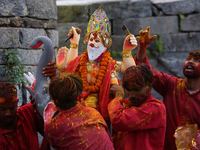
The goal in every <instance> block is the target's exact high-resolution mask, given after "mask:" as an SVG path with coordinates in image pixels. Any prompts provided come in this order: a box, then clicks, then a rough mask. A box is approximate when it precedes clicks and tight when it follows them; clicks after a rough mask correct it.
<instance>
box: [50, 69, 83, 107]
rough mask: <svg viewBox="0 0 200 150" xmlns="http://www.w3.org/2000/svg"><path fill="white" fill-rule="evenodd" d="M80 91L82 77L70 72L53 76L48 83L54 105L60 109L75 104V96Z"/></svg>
mask: <svg viewBox="0 0 200 150" xmlns="http://www.w3.org/2000/svg"><path fill="white" fill-rule="evenodd" d="M82 91H83V81H82V79H81V78H80V77H79V76H77V75H75V74H70V73H66V74H63V75H60V76H57V77H54V78H53V79H52V80H51V82H50V85H49V94H50V95H51V97H52V99H53V100H54V103H55V105H56V106H57V107H59V108H62V109H70V108H71V107H73V106H75V105H76V100H77V97H78V96H79V95H80V94H81V93H82Z"/></svg>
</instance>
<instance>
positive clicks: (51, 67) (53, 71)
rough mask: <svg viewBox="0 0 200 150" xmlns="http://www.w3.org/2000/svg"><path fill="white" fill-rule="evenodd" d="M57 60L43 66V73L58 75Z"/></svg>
mask: <svg viewBox="0 0 200 150" xmlns="http://www.w3.org/2000/svg"><path fill="white" fill-rule="evenodd" d="M55 64H56V62H55V61H52V62H50V63H48V64H47V66H46V67H44V68H43V72H42V74H44V76H45V77H50V78H52V77H55V76H56V65H55Z"/></svg>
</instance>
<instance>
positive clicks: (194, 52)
mask: <svg viewBox="0 0 200 150" xmlns="http://www.w3.org/2000/svg"><path fill="white" fill-rule="evenodd" d="M189 54H190V55H193V56H194V57H195V56H196V57H200V50H193V51H191V52H189Z"/></svg>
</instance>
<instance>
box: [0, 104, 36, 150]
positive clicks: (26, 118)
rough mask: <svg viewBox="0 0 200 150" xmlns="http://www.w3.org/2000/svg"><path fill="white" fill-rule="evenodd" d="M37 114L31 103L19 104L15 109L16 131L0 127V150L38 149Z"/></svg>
mask: <svg viewBox="0 0 200 150" xmlns="http://www.w3.org/2000/svg"><path fill="white" fill-rule="evenodd" d="M36 117H37V115H36V113H34V111H33V108H32V104H26V105H24V106H21V107H20V108H19V109H18V110H17V127H16V131H11V130H3V129H1V128H0V149H2V150H39V143H38V136H37V130H36V125H35V119H36Z"/></svg>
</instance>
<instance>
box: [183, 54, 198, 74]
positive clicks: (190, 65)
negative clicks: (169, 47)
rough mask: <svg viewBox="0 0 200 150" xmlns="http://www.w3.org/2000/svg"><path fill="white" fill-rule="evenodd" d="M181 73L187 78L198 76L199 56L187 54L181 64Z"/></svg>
mask: <svg viewBox="0 0 200 150" xmlns="http://www.w3.org/2000/svg"><path fill="white" fill-rule="evenodd" d="M183 74H184V75H185V77H187V78H195V77H200V57H194V56H193V55H189V56H188V57H187V59H186V61H185V63H184V65H183Z"/></svg>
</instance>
